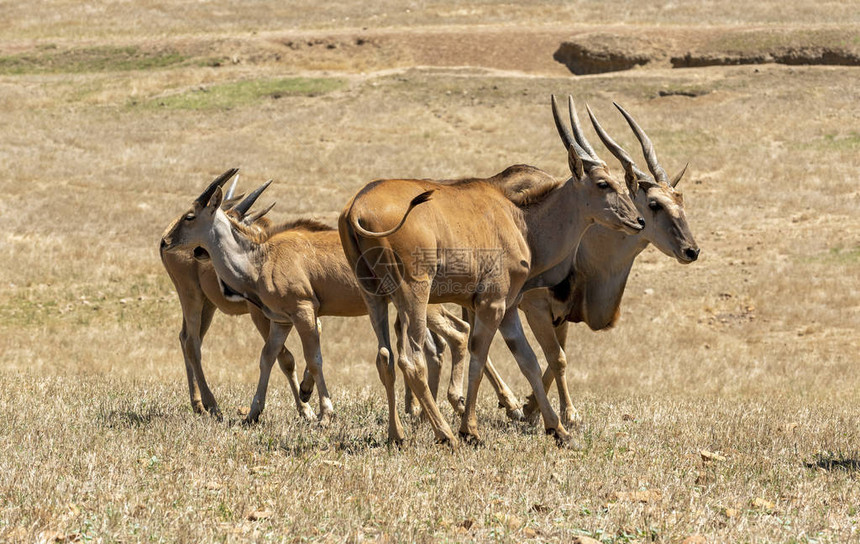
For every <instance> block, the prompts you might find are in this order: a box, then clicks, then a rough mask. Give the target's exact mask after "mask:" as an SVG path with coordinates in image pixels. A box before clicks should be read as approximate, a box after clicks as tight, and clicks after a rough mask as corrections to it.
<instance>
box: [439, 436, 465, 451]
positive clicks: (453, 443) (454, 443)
mask: <svg viewBox="0 0 860 544" xmlns="http://www.w3.org/2000/svg"><path fill="white" fill-rule="evenodd" d="M436 443H437V444H442V445H443V446H448V448H450V449H451V452H452V453H453V452H455V451H457V448H459V447H460V442H459V441H458V440H457V439H456V438H454V437H453V436H452V437H451V438H448V437H443V438H439V439H437V440H436Z"/></svg>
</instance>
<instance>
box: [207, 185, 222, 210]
mask: <svg viewBox="0 0 860 544" xmlns="http://www.w3.org/2000/svg"><path fill="white" fill-rule="evenodd" d="M223 199H224V193H223V192H221V187H216V188H215V192H214V193H212V197H211V198H210V199H209V202H208V203H207V204H206V208H207V209H210V210H212V211H213V212H214V211H215V210H217V209H218V208H220V207H221V201H222V200H223Z"/></svg>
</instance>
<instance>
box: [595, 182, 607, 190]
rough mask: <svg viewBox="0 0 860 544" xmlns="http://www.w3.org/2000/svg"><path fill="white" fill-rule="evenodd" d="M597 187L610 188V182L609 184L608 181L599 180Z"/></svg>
mask: <svg viewBox="0 0 860 544" xmlns="http://www.w3.org/2000/svg"><path fill="white" fill-rule="evenodd" d="M597 187H598V188H599V189H609V184H608V183H606V182H605V181H598V182H597Z"/></svg>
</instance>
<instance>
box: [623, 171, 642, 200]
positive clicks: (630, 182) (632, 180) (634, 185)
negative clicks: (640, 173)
mask: <svg viewBox="0 0 860 544" xmlns="http://www.w3.org/2000/svg"><path fill="white" fill-rule="evenodd" d="M624 181H625V182H626V183H627V189H628V190H629V191H630V194H631V195H635V194H636V193H637V192H638V191H639V178H637V177H636V174H634V173H633V172H625V173H624Z"/></svg>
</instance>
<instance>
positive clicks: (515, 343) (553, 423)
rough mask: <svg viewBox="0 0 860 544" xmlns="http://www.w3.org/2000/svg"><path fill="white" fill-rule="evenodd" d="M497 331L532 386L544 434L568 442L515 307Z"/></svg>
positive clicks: (558, 440)
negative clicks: (544, 430) (550, 402)
mask: <svg viewBox="0 0 860 544" xmlns="http://www.w3.org/2000/svg"><path fill="white" fill-rule="evenodd" d="M499 330H500V331H501V333H502V336H503V337H504V339H505V343H506V344H507V345H508V348H509V349H510V350H511V353H512V354H513V355H514V358H515V359H516V361H517V364H518V365H519V367H520V371H521V372H522V373H523V375H524V376H525V377H526V379H527V380H528V381H529V385H531V386H532V390H533V391H534V394H535V397H536V398H537V402H538V406H539V407H540V411H541V414H542V415H543V421H544V428H545V429H546V433H547V434H549V435H553V436H554V437H555V439H556V441H557V442H558V443H559V444H563V443H567V442H570V440H571V436H570V433H568V432H567V429H565V428H564V425H562V423H561V421H560V420H559V418H558V416H557V415H556V413H555V411H554V410H553V409H552V406H550V404H549V399H548V398H547V396H546V391H545V390H544V388H543V381H542V377H541V370H540V365H539V364H538V361H537V357H536V356H535V353H534V351H532V348H531V346H529V343H528V341H527V340H526V337H525V331H523V326H522V323H521V322H520V315H519V313H518V311H517V308H516V307H511V308H510V309H509V310H508V312H507V313H506V314H505V316H504V318H503V319H502V323H501V325H500V326H499Z"/></svg>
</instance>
